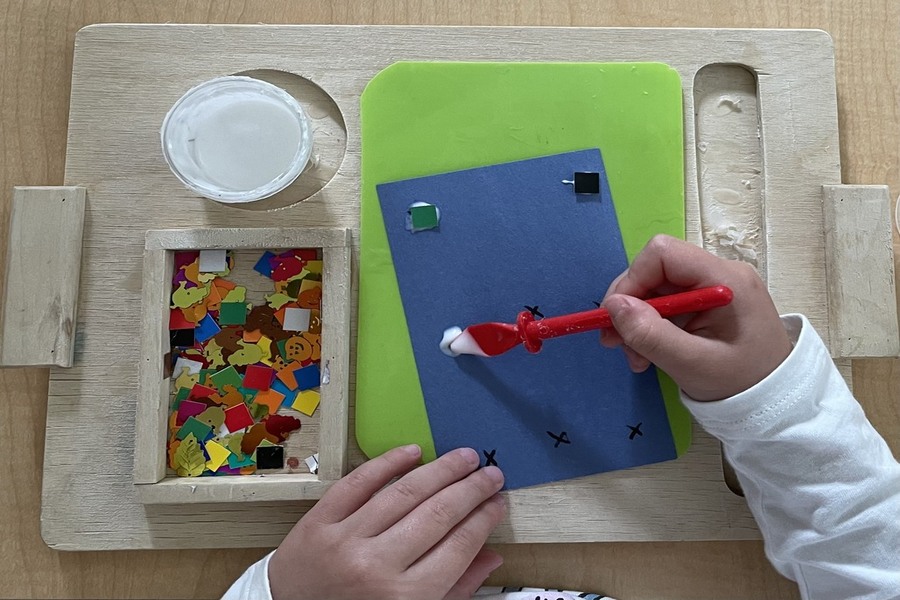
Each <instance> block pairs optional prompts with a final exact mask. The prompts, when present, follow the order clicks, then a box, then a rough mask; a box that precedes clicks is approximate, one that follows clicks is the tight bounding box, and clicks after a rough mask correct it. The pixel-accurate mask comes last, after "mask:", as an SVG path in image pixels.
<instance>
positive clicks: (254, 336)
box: [244, 329, 262, 344]
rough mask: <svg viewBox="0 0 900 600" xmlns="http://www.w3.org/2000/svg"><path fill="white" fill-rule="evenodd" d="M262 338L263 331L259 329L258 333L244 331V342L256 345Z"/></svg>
mask: <svg viewBox="0 0 900 600" xmlns="http://www.w3.org/2000/svg"><path fill="white" fill-rule="evenodd" d="M261 337H262V331H260V330H259V329H257V330H256V331H244V341H245V342H250V343H251V344H255V343H256V342H258V341H259V338H261Z"/></svg>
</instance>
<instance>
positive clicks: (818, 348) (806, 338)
mask: <svg viewBox="0 0 900 600" xmlns="http://www.w3.org/2000/svg"><path fill="white" fill-rule="evenodd" d="M781 321H782V323H783V324H784V328H785V330H786V331H787V333H788V337H789V338H790V339H791V342H792V343H793V344H794V348H793V350H791V353H790V354H789V355H788V357H787V358H786V359H785V360H784V362H782V363H781V364H780V365H778V367H777V368H776V369H775V370H774V371H772V373H770V374H769V376H768V377H766V378H765V379H763V380H762V381H760V382H759V383H757V384H756V385H754V386H753V387H751V388H750V389H748V390H745V391H743V392H741V393H740V394H737V395H735V396H732V397H730V398H725V399H724V400H717V401H712V402H698V401H696V400H692V399H691V398H690V397H688V396H687V395H686V394H685V393H684V392H682V394H681V399H682V402H684V405H685V406H686V407H687V409H688V410H689V411H690V412H691V414H693V415H694V418H695V419H697V421H698V422H699V423H700V424H701V425H702V426H703V427H704V429H706V430H707V431H709V432H710V433H711V434H712V435H714V436H716V437H718V438H720V439H721V438H730V437H734V436H740V437H747V436H750V437H753V436H754V435H756V434H763V433H764V432H766V431H767V430H768V429H769V428H770V427H771V426H772V425H773V424H775V423H776V422H778V421H780V420H781V419H782V418H783V417H784V416H786V415H790V417H791V420H792V421H794V422H797V421H798V418H799V420H805V418H806V415H803V414H798V413H803V412H805V411H809V412H810V415H809V416H812V414H813V412H814V409H815V405H814V402H809V401H807V402H802V400H804V399H807V400H808V399H809V396H810V391H811V390H813V389H814V388H816V387H817V385H818V382H821V381H822V380H824V379H825V378H826V376H827V374H828V372H829V371H830V370H834V369H835V367H834V363H833V362H832V361H831V357H830V355H829V352H828V350H827V348H826V347H825V344H824V342H822V339H821V338H820V337H819V334H818V333H816V330H815V329H813V327H812V325H811V324H810V323H809V321H808V320H807V319H806V317H804V316H803V315H799V314H790V315H785V316H783V317H782V318H781Z"/></svg>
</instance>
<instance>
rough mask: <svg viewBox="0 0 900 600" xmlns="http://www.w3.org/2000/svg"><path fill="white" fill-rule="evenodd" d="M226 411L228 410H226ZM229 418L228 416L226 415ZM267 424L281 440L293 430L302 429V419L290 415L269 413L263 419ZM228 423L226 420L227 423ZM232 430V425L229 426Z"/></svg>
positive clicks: (269, 430) (267, 428)
mask: <svg viewBox="0 0 900 600" xmlns="http://www.w3.org/2000/svg"><path fill="white" fill-rule="evenodd" d="M225 412H226V413H227V412H228V411H225ZM226 418H227V416H226ZM262 422H263V423H264V424H265V426H266V431H268V432H269V433H271V434H272V435H274V436H277V437H278V441H279V442H283V441H284V440H286V439H287V437H288V435H290V433H291V432H292V431H297V430H298V429H300V419H297V418H295V417H289V416H287V415H279V414H274V415H269V416H267V417H266V418H265V419H263V421H262ZM227 424H228V422H227V420H226V425H227ZM228 430H229V431H231V427H229V428H228Z"/></svg>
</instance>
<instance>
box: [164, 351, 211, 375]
mask: <svg viewBox="0 0 900 600" xmlns="http://www.w3.org/2000/svg"><path fill="white" fill-rule="evenodd" d="M202 368H203V363H202V362H198V361H196V360H191V359H189V358H185V357H183V356H179V357H178V358H176V359H175V368H174V369H173V370H172V372H173V373H175V375H181V373H182V372H183V370H184V369H187V370H188V374H189V375H198V374H199V373H200V369H202Z"/></svg>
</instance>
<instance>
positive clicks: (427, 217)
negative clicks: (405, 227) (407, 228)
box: [409, 204, 438, 229]
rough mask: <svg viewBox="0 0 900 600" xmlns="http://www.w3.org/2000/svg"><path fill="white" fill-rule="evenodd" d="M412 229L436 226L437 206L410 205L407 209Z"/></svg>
mask: <svg viewBox="0 0 900 600" xmlns="http://www.w3.org/2000/svg"><path fill="white" fill-rule="evenodd" d="M409 216H410V217H411V218H412V226H413V229H434V228H435V227H437V226H438V212H437V207H436V206H434V205H433V204H427V205H425V206H412V207H410V209H409Z"/></svg>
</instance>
